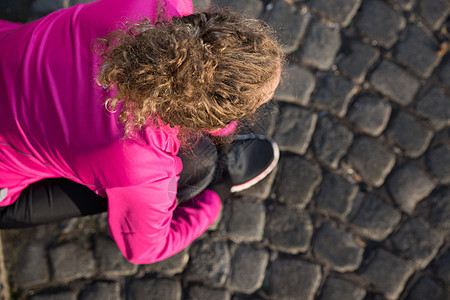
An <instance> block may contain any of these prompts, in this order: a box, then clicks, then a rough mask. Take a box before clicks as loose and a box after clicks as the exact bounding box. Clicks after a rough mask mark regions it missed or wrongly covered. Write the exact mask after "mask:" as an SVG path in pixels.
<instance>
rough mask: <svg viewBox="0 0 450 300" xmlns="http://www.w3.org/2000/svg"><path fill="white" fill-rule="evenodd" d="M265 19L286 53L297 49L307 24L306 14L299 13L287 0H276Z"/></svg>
mask: <svg viewBox="0 0 450 300" xmlns="http://www.w3.org/2000/svg"><path fill="white" fill-rule="evenodd" d="M266 21H267V23H268V24H269V25H271V26H272V27H273V28H274V29H275V30H276V31H277V33H278V38H279V40H280V43H281V45H282V48H283V51H284V52H285V53H286V54H288V53H292V52H294V51H295V50H297V48H298V46H299V44H300V41H301V40H302V38H303V35H304V34H305V30H306V26H307V24H308V17H307V16H306V14H304V13H299V12H298V11H297V9H296V7H295V6H294V5H293V4H290V3H288V2H287V1H277V2H276V3H275V5H274V7H273V9H272V11H271V12H270V14H269V16H268V17H267V18H266Z"/></svg>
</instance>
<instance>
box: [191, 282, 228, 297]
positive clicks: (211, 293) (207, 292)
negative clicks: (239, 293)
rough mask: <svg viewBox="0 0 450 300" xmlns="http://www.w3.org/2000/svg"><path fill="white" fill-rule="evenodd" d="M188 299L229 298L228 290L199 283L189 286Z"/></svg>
mask: <svg viewBox="0 0 450 300" xmlns="http://www.w3.org/2000/svg"><path fill="white" fill-rule="evenodd" d="M187 299H188V300H199V299H208V300H230V292H228V291H227V290H222V289H213V288H209V287H204V286H200V285H194V286H192V287H190V288H189V293H188V296H187Z"/></svg>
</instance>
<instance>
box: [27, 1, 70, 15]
mask: <svg viewBox="0 0 450 300" xmlns="http://www.w3.org/2000/svg"><path fill="white" fill-rule="evenodd" d="M63 7H64V0H56V1H54V0H37V1H33V2H32V5H31V12H32V13H34V14H38V15H42V14H46V13H49V12H52V11H54V10H57V9H60V8H63Z"/></svg>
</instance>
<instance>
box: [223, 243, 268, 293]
mask: <svg viewBox="0 0 450 300" xmlns="http://www.w3.org/2000/svg"><path fill="white" fill-rule="evenodd" d="M268 262H269V253H268V252H267V250H264V249H261V250H254V249H253V248H252V247H250V246H247V245H242V246H239V248H238V249H236V251H235V253H234V255H233V259H232V264H231V270H232V271H231V278H230V283H229V287H230V289H231V290H232V291H238V292H242V293H246V294H251V293H253V292H255V291H256V290H258V289H259V288H260V287H261V285H262V283H263V280H264V275H265V271H266V267H267V263H268Z"/></svg>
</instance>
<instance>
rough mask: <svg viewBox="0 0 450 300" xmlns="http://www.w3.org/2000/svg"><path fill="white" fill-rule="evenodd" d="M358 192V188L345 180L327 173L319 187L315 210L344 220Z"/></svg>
mask: <svg viewBox="0 0 450 300" xmlns="http://www.w3.org/2000/svg"><path fill="white" fill-rule="evenodd" d="M357 192H358V186H357V185H355V184H352V183H350V182H348V181H347V180H346V179H345V178H343V177H341V176H339V175H337V174H334V173H328V174H327V175H326V176H325V177H324V179H323V181H322V184H321V186H320V192H319V195H318V196H317V202H316V203H317V209H318V210H320V211H322V212H325V213H327V214H330V215H333V216H336V217H339V218H341V219H345V217H346V216H347V215H348V214H349V213H350V210H351V208H352V203H353V199H354V198H355V196H356V193H357Z"/></svg>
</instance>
